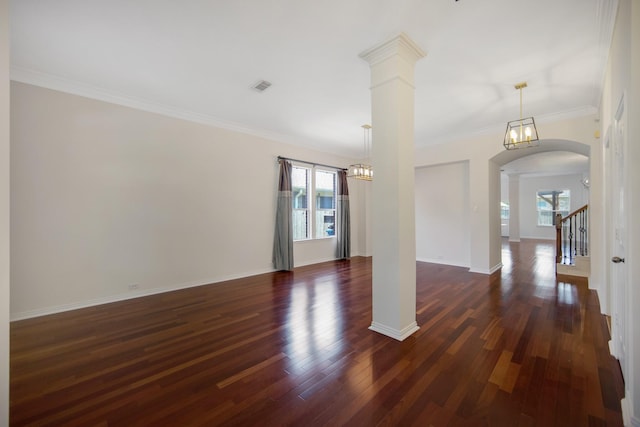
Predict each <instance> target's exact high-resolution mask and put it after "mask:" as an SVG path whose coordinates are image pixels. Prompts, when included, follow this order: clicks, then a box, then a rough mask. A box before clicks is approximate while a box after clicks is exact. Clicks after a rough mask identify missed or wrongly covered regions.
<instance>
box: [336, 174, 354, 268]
mask: <svg viewBox="0 0 640 427" xmlns="http://www.w3.org/2000/svg"><path fill="white" fill-rule="evenodd" d="M337 202H338V203H337V206H336V227H337V228H336V239H337V243H338V250H337V254H336V257H337V258H338V259H343V258H349V257H350V256H351V217H350V216H349V187H348V186H347V172H346V171H343V170H339V171H338V200H337Z"/></svg>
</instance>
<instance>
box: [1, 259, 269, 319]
mask: <svg viewBox="0 0 640 427" xmlns="http://www.w3.org/2000/svg"><path fill="white" fill-rule="evenodd" d="M273 271H274V270H273V269H270V270H264V271H253V272H247V273H244V274H236V275H230V276H225V277H218V278H216V279H212V280H198V281H194V282H188V283H182V284H178V285H173V286H168V287H165V288H153V289H140V290H137V291H132V292H127V293H122V294H116V295H109V296H105V297H100V298H92V299H89V300H84V301H75V302H71V303H69V304H62V305H56V306H52V307H45V308H39V309H35V310H27V311H22V312H18V313H11V315H10V321H11V322H15V321H17V320H24V319H31V318H33V317H40V316H47V315H49V314H56V313H62V312H65V311H71V310H78V309H81V308H87V307H93V306H96V305H101V304H109V303H112V302H118V301H125V300H129V299H133V298H140V297H146V296H149V295H156V294H161V293H164V292H173V291H179V290H180V289H187V288H194V287H196V286H205V285H212V284H216V283H221V282H226V281H228V280H235V279H241V278H244V277H251V276H255V275H258V274H264V273H270V272H273Z"/></svg>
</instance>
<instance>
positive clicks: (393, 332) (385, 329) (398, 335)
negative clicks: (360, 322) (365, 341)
mask: <svg viewBox="0 0 640 427" xmlns="http://www.w3.org/2000/svg"><path fill="white" fill-rule="evenodd" d="M369 329H370V330H372V331H374V332H378V333H379V334H382V335H386V336H388V337H391V338H393V339H396V340H398V341H404V340H405V339H406V338H408V337H410V336H411V335H412V334H413V333H414V332H416V331H417V330H418V329H420V327H419V326H418V324H417V323H416V322H413V323H412V324H410V325H408V326H406V327H404V328H402V329H400V330H399V329H395V328H392V327H389V326H386V325H383V324H381V323H377V322H371V326H369Z"/></svg>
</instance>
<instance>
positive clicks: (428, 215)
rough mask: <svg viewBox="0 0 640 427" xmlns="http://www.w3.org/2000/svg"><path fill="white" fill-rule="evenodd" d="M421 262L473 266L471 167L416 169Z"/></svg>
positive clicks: (419, 257) (447, 165)
mask: <svg viewBox="0 0 640 427" xmlns="http://www.w3.org/2000/svg"><path fill="white" fill-rule="evenodd" d="M415 179H416V181H415V182H416V202H415V204H416V257H417V259H418V261H426V262H435V263H440V264H449V265H458V266H463V267H469V244H470V241H469V164H468V163H467V162H459V163H449V164H445V165H438V166H430V167H424V168H418V169H416V176H415Z"/></svg>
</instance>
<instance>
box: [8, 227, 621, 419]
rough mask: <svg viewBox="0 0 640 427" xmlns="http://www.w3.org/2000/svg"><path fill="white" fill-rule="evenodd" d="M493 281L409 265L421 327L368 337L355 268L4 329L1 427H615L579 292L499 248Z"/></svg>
mask: <svg viewBox="0 0 640 427" xmlns="http://www.w3.org/2000/svg"><path fill="white" fill-rule="evenodd" d="M503 265H504V266H503V268H502V269H501V271H499V272H496V273H494V274H492V275H482V274H475V273H470V272H469V271H468V270H467V269H465V268H462V267H452V266H446V265H438V264H430V263H423V262H418V263H417V264H416V274H417V286H416V292H417V293H416V313H417V314H416V316H417V323H418V325H419V327H420V329H419V330H418V331H417V332H416V333H414V334H413V335H412V336H411V337H409V338H407V339H406V340H405V341H403V342H398V341H396V340H393V339H391V338H389V337H385V336H383V335H380V334H377V333H375V332H373V331H371V330H369V329H368V328H369V326H370V324H371V267H372V259H371V258H362V257H354V258H352V259H351V260H346V261H345V260H341V261H334V262H327V263H322V264H316V265H310V266H305V267H300V268H296V269H295V270H294V271H293V272H274V273H268V274H262V275H257V276H252V277H247V278H244V279H237V280H229V281H225V282H221V283H216V284H211V285H207V286H200V287H195V288H190V289H184V290H180V291H175V292H169V293H165V294H157V295H151V296H148V297H143V298H137V299H132V300H127V301H122V302H118V303H113V304H105V305H101V306H95V307H89V308H86V309H82V310H75V311H70V312H65V313H59V314H54V315H50V316H43V317H40V318H34V319H27V320H23V321H17V322H13V323H12V324H11V367H10V369H11V372H10V374H11V376H10V423H11V425H12V426H36V425H72V426H101V425H103V426H106V425H108V426H127V427H130V426H147V425H154V426H156V425H157V426H164V425H167V426H178V425H190V426H211V425H216V426H224V425H229V426H238V425H241V426H242V425H261V426H272V425H273V426H281V425H290V426H298V425H299V426H315V425H353V426H359V425H362V426H371V425H379V426H386V425H389V426H396V425H402V426H405V425H407V426H409V425H415V426H485V425H488V426H514V425H523V426H526V425H537V426H553V425H556V426H563V427H565V426H616V427H617V426H621V425H622V416H621V409H620V398H621V397H622V392H623V379H622V376H621V373H620V368H619V364H618V363H617V361H616V360H615V359H614V358H613V357H611V355H610V354H609V347H608V342H607V341H608V340H609V339H610V336H609V332H608V327H607V323H606V319H605V318H604V317H603V316H602V315H601V314H600V307H599V302H598V298H597V295H596V294H595V292H594V291H592V290H590V289H589V288H588V282H587V281H586V280H585V279H583V278H575V280H574V279H572V278H570V277H567V276H563V277H562V278H560V279H556V277H555V274H554V255H553V244H552V243H551V242H547V241H537V240H526V239H523V240H522V241H521V242H519V243H516V242H507V241H504V242H503Z"/></svg>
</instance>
